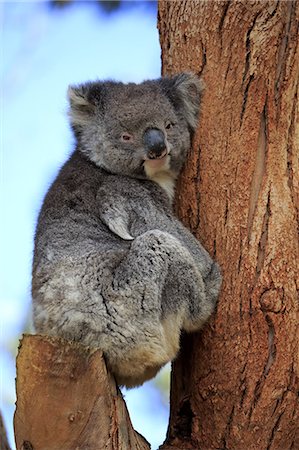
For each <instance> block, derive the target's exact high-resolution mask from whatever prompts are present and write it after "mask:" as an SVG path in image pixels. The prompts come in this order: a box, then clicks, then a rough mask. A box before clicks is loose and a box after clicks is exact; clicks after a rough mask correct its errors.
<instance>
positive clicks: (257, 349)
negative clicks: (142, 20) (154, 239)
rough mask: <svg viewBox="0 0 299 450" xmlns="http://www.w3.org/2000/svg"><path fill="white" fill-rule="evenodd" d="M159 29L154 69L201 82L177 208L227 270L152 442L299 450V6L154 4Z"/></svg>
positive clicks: (192, 338)
mask: <svg viewBox="0 0 299 450" xmlns="http://www.w3.org/2000/svg"><path fill="white" fill-rule="evenodd" d="M158 27H159V32H160V42H161V47H162V67H163V75H170V74H173V73H178V72H181V71H184V70H185V71H186V70H190V71H193V72H195V73H197V74H199V75H202V76H203V78H204V81H205V84H206V92H205V95H204V98H203V103H202V110H201V119H200V127H199V130H198V133H197V134H196V136H195V139H194V145H193V149H192V151H191V153H190V156H189V159H188V161H187V163H186V166H185V170H184V172H183V174H182V176H181V178H180V182H179V187H178V191H177V211H178V214H179V216H180V218H181V219H182V221H183V222H184V224H185V225H186V226H188V227H189V228H190V229H191V230H192V232H193V233H194V234H195V236H197V237H198V238H199V239H200V240H201V241H202V242H203V243H204V244H205V246H206V248H207V249H208V250H209V251H210V253H211V254H212V255H213V256H214V257H215V258H216V260H217V261H218V262H219V263H220V265H221V267H222V272H223V277H224V278H223V285H222V293H221V297H220V299H219V304H218V311H217V315H216V318H215V320H214V321H212V322H211V323H210V325H209V326H206V327H205V329H204V330H203V332H202V333H201V334H199V335H189V336H184V338H183V345H182V351H181V354H180V357H179V358H178V359H177V360H176V361H175V362H174V364H173V371H172V388H171V413H170V423H169V429H168V435H167V440H166V442H165V444H164V446H163V447H162V448H163V449H165V450H166V449H170V448H179V449H180V450H182V449H185V448H192V449H194V450H195V449H201V450H213V449H234V450H244V449H246V450H250V449H254V450H256V449H259V450H266V449H267V450H287V449H295V448H299V405H298V375H299V367H298V365H299V361H298V360H299V351H298V349H299V333H298V323H299V314H298V287H299V277H298V266H299V264H298V261H299V249H298V224H299V205H298V199H299V160H298V155H299V148H298V147H299V124H298V116H299V114H298V93H299V92H298V80H299V42H298V40H299V37H298V30H299V3H298V2H296V1H286V2H284V1H266V0H265V1H247V0H239V1H221V2H220V1H198V0H187V1H180V2H176V1H159V19H158Z"/></svg>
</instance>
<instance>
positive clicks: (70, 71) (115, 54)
mask: <svg viewBox="0 0 299 450" xmlns="http://www.w3.org/2000/svg"><path fill="white" fill-rule="evenodd" d="M0 52H1V53H0V59H1V64H0V76H1V83H0V84H1V111H0V114H1V115H0V165H1V166H0V168H1V178H0V180H1V185H0V196H1V199H0V200H1V221H0V227H1V232H0V250H1V251H0V255H1V257H0V274H1V284H0V311H1V316H0V351H1V354H0V408H1V410H2V411H3V413H4V417H5V421H6V426H7V428H8V430H9V436H10V440H11V444H12V446H13V445H14V444H13V437H12V436H13V434H12V414H13V410H14V404H13V403H14V401H15V399H14V377H15V370H14V360H13V358H12V356H11V354H12V353H11V351H12V350H14V348H15V346H16V343H17V338H18V337H19V336H20V334H21V333H22V331H23V329H24V326H25V324H26V323H27V322H28V316H29V312H28V311H29V309H30V271H31V258H32V250H33V235H34V228H35V222H36V218H37V214H38V211H39V208H40V205H41V202H42V199H43V196H44V194H45V192H46V190H47V188H48V187H49V184H50V183H51V181H52V180H53V178H54V177H55V174H56V173H57V171H58V168H59V167H60V166H61V165H62V164H63V162H64V161H65V159H66V158H67V156H68V155H69V154H70V153H71V151H72V149H73V140H72V136H71V133H70V130H69V126H68V122H67V117H66V110H67V103H66V90H67V86H68V85H69V84H72V83H79V82H82V81H86V80H92V79H105V78H113V79H118V80H122V81H137V82H138V81H142V80H143V79H146V78H156V77H158V76H159V75H160V70H161V67H160V48H159V40H158V32H157V29H156V11H155V8H154V7H148V6H147V5H146V4H145V3H143V2H142V1H139V2H136V4H135V6H133V7H126V8H122V9H120V10H118V11H117V12H115V13H113V14H110V15H107V14H105V13H103V12H102V11H101V10H100V9H99V7H98V6H97V5H96V4H95V3H94V2H75V4H74V5H72V6H69V7H67V8H58V9H53V8H49V5H48V3H47V2H45V1H44V2H42V1H38V2H36V1H35V2H24V1H23V2H12V1H6V2H1V0H0ZM125 397H126V400H127V403H128V407H129V410H130V414H131V418H132V421H133V425H134V426H135V427H136V429H137V430H138V431H140V432H141V433H142V434H143V435H144V436H145V437H146V438H147V440H149V441H150V442H151V443H152V448H153V449H155V448H157V447H158V445H159V444H161V443H162V441H163V439H164V437H165V432H166V426H167V420H168V408H167V407H166V406H165V405H163V402H161V395H160V393H159V391H157V389H156V388H155V387H154V384H153V383H147V384H146V385H145V386H144V387H143V388H140V389H137V390H132V391H129V392H127V393H125ZM13 448H14V447H13Z"/></svg>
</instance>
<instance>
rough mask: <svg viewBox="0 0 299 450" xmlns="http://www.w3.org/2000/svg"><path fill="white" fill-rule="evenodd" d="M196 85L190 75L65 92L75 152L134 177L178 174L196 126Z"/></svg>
mask: <svg viewBox="0 0 299 450" xmlns="http://www.w3.org/2000/svg"><path fill="white" fill-rule="evenodd" d="M201 92H202V83H201V81H200V80H199V79H198V78H197V77H196V76H195V75H191V74H185V73H184V74H180V75H177V76H175V77H173V78H161V79H158V80H154V81H145V82H144V83H141V84H134V83H130V84H123V83H115V82H109V81H108V82H94V83H86V84H84V85H80V86H77V87H70V88H69V99H70V105H71V108H70V117H71V125H72V128H73V130H74V133H75V136H76V138H77V140H78V144H79V149H80V150H81V151H82V152H84V153H85V154H86V155H87V156H88V158H89V159H90V160H92V161H93V162H94V163H95V164H96V165H98V166H99V167H102V168H103V169H105V170H107V171H109V172H111V173H115V174H122V175H129V176H132V177H137V178H152V177H153V176H154V175H155V174H157V173H159V172H169V173H171V174H172V175H173V176H174V177H176V175H177V174H178V173H179V171H180V169H181V167H182V164H183V162H184V160H185V156H186V152H187V150H188V148H189V147H190V139H191V134H192V132H193V131H194V128H195V126H196V124H197V116H198V111H199V103H200V97H201Z"/></svg>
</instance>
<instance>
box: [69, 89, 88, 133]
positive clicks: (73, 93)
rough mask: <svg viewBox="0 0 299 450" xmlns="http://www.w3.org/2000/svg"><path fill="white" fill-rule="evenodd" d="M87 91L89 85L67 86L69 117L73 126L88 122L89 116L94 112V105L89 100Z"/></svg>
mask: <svg viewBox="0 0 299 450" xmlns="http://www.w3.org/2000/svg"><path fill="white" fill-rule="evenodd" d="M88 93H89V86H88V85H87V84H81V85H78V86H69V88H68V92H67V95H68V99H69V102H70V109H69V117H70V120H71V124H72V126H73V127H74V128H76V127H77V126H79V127H81V126H84V125H86V124H88V122H89V120H90V116H91V115H92V114H93V113H94V105H93V104H92V103H91V102H90V101H89V98H88Z"/></svg>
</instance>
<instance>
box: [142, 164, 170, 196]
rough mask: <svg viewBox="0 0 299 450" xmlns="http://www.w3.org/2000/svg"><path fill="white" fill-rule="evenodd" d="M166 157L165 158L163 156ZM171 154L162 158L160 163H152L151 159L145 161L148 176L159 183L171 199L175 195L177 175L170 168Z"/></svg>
mask: <svg viewBox="0 0 299 450" xmlns="http://www.w3.org/2000/svg"><path fill="white" fill-rule="evenodd" d="M163 159H164V158H163ZM169 161H170V159H169V156H168V155H167V156H166V158H165V159H164V160H161V164H160V165H154V166H153V165H152V164H151V163H152V162H151V161H150V160H149V161H145V162H144V170H145V173H146V175H147V177H148V178H149V179H150V180H152V181H155V183H158V184H159V185H160V186H161V187H162V188H163V189H164V191H165V192H166V193H167V195H168V196H169V198H170V200H173V197H174V187H175V176H174V174H173V172H172V171H171V170H170V168H169Z"/></svg>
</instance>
